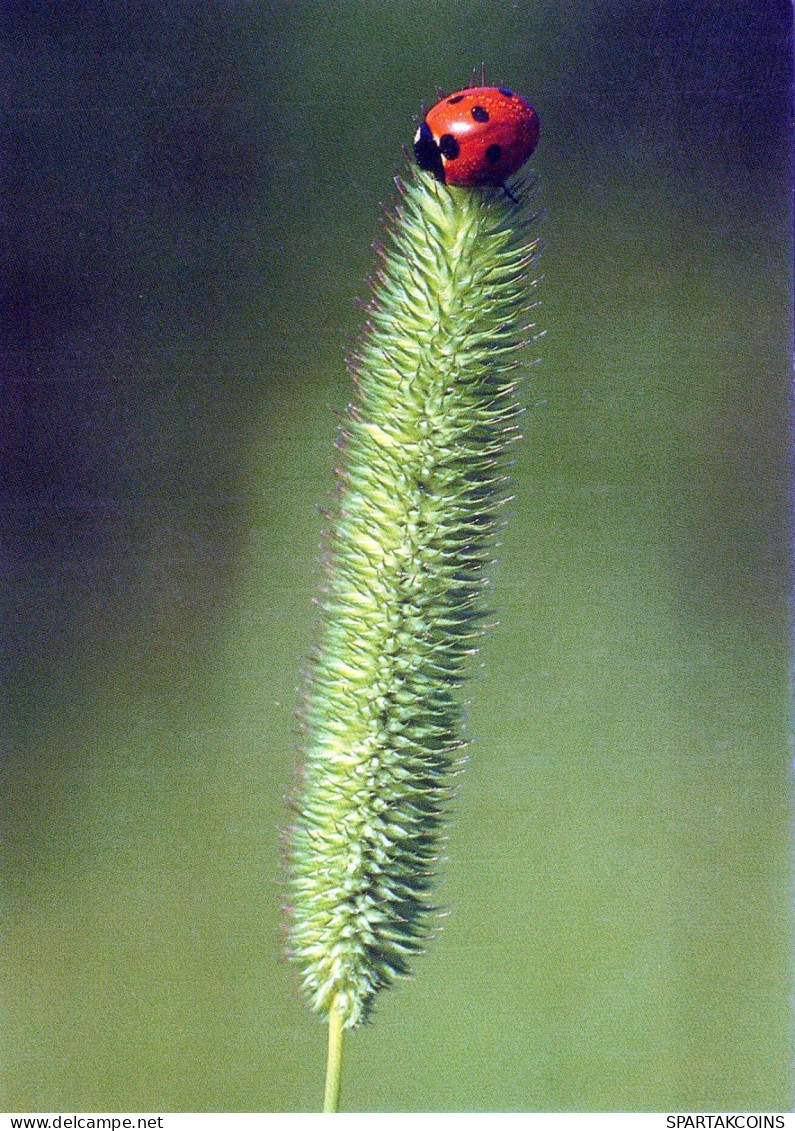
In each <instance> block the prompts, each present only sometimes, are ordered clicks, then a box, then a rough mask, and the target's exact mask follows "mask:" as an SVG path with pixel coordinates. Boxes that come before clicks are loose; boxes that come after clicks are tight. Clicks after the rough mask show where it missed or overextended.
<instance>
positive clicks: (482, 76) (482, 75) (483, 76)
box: [480, 60, 486, 86]
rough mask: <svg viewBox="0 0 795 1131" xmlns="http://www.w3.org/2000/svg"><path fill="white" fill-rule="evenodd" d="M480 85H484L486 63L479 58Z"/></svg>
mask: <svg viewBox="0 0 795 1131" xmlns="http://www.w3.org/2000/svg"><path fill="white" fill-rule="evenodd" d="M480 85H481V86H485V85H486V64H485V63H484V62H483V60H481V62H480Z"/></svg>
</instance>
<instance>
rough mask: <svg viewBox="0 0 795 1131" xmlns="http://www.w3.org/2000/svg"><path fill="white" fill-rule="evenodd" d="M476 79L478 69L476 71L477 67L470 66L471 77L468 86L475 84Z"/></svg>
mask: <svg viewBox="0 0 795 1131" xmlns="http://www.w3.org/2000/svg"><path fill="white" fill-rule="evenodd" d="M477 81H478V71H477V67H473V68H472V78H471V79H470V82H469V85H470V86H475V84H476V83H477Z"/></svg>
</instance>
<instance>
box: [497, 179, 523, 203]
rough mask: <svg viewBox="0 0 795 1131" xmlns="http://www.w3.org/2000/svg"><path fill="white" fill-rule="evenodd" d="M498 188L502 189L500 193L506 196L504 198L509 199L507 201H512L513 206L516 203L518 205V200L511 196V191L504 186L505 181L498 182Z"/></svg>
mask: <svg viewBox="0 0 795 1131" xmlns="http://www.w3.org/2000/svg"><path fill="white" fill-rule="evenodd" d="M500 188H501V189H502V191H503V192H504V193H505V195H506V196H507V197H508V199H509V200H512V201H513V202H514V204H518V203H519V198H518V197H517V196H514V195H513V193H512V192H511V190H510V189H509V188H508V186H507V185H506V183H505V181H500Z"/></svg>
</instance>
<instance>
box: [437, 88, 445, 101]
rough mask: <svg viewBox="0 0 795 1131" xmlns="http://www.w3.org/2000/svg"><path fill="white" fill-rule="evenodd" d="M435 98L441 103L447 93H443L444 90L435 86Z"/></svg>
mask: <svg viewBox="0 0 795 1131" xmlns="http://www.w3.org/2000/svg"><path fill="white" fill-rule="evenodd" d="M436 97H437V98H438V99H439V101H440V102H441V101H442V99H443V98H447V91H445V90H442V88H441V87H440V86H437V88H436Z"/></svg>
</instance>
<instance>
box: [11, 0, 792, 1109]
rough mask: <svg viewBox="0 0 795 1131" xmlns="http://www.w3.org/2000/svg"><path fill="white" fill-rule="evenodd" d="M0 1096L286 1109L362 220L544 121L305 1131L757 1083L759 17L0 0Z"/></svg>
mask: <svg viewBox="0 0 795 1131" xmlns="http://www.w3.org/2000/svg"><path fill="white" fill-rule="evenodd" d="M0 12H1V13H2V44H1V50H2V54H1V57H0V68H1V69H2V74H3V79H2V83H3V90H4V99H3V109H2V112H1V115H0V176H2V200H1V201H0V204H1V213H0V229H1V230H0V243H1V244H2V257H3V271H2V282H1V285H2V296H1V297H2V302H1V306H2V337H1V339H0V340H1V344H2V374H1V375H0V381H1V382H2V402H1V403H2V421H3V424H2V433H1V435H2V469H3V475H2V496H0V498H1V500H2V501H1V502H0V527H1V533H2V541H1V542H0V547H1V549H2V563H3V572H4V576H5V584H4V585H3V587H2V588H3V596H2V636H1V637H0V639H1V640H2V649H3V656H2V669H3V684H2V687H3V692H2V695H3V700H2V742H3V747H4V756H3V757H4V775H5V781H4V785H3V838H4V847H3V878H4V888H5V902H4V911H3V920H4V936H3V959H2V969H3V979H4V983H5V988H4V1001H3V1020H2V1033H3V1037H2V1042H3V1045H4V1054H3V1060H4V1074H5V1079H4V1096H3V1099H2V1101H0V1106H3V1107H4V1109H5V1110H49V1111H58V1110H74V1111H86V1110H123V1111H131V1110H146V1111H169V1110H182V1111H191V1110H196V1111H213V1110H219V1111H237V1110H242V1111H279V1110H285V1111H290V1110H311V1109H313V1108H315V1107H316V1106H317V1104H318V1098H319V1092H320V1089H321V1084H322V1080H321V1077H322V1070H323V1059H324V1044H325V1032H324V1028H323V1026H322V1025H321V1023H320V1022H319V1021H318V1020H317V1019H316V1018H315V1017H314V1016H312V1015H311V1014H310V1013H309V1011H308V1010H307V1008H306V1006H305V1004H304V1002H303V1001H302V1000H301V999H300V997H299V995H298V993H297V978H296V975H295V973H294V971H293V970H292V968H291V967H289V966H288V964H287V963H286V961H285V960H284V957H283V952H284V939H283V935H282V931H281V925H280V924H281V913H280V906H281V903H282V902H283V899H284V890H283V885H282V880H283V873H282V865H281V863H280V860H281V849H280V830H281V829H282V828H283V827H284V826H285V825H286V823H287V822H288V820H289V817H288V811H287V808H286V804H285V800H284V798H285V795H286V794H287V793H288V792H289V790H290V788H291V786H292V784H293V782H294V775H295V763H296V759H297V757H298V753H297V747H296V738H295V733H294V725H293V709H294V704H295V699H296V687H297V685H298V683H299V681H300V678H301V672H302V665H303V661H304V657H305V655H306V653H307V650H308V648H309V645H310V641H311V636H312V616H313V614H312V604H311V595H312V591H313V586H314V585H315V584H316V583H317V579H318V570H317V567H316V564H315V563H316V559H317V554H318V551H317V547H318V544H319V537H320V528H321V522H322V520H321V517H320V515H319V514H318V511H317V505H318V504H322V503H323V502H324V499H325V496H326V492H327V490H328V488H329V487H330V484H331V466H332V458H333V457H332V441H333V438H334V433H335V428H336V421H335V418H334V416H333V415H332V413H331V412H330V411H329V406H332V407H334V408H336V409H340V408H342V407H343V406H344V405H345V403H346V402H347V400H348V398H349V396H350V386H349V381H348V378H347V375H346V372H345V368H344V357H345V354H346V352H348V351H349V350H350V349H351V347H352V345H353V343H354V341H355V338H356V334H357V330H358V325H359V321H360V316H361V312H360V311H359V310H358V308H357V306H356V304H355V302H354V299H355V297H356V296H363V295H365V294H366V283H365V278H366V275H367V273H368V272H369V271H370V270H371V269H372V266H373V255H372V251H371V248H370V243H371V241H372V240H373V239H376V238H377V237H378V234H379V217H380V211H381V202H382V201H383V202H386V201H387V200H389V198H390V196H391V193H392V189H393V186H392V177H393V176H394V174H395V173H396V171H398V169H399V167H400V165H401V162H402V161H403V157H402V154H401V146H402V145H404V144H406V143H409V142H410V140H411V136H412V132H413V125H412V115H413V114H415V113H416V112H417V111H418V109H419V105H420V102H421V100H422V99H425V100H427V101H432V100H433V97H434V85H435V84H436V83H438V84H440V85H441V86H443V87H444V88H446V89H448V90H449V89H453V88H456V87H460V86H462V85H464V84H465V83H466V81H468V78H469V75H470V72H471V69H472V67H473V66H476V65H479V64H480V62H481V60H485V62H486V64H487V76H488V77H489V78H491V79H492V80H493V81H495V82H506V83H509V84H510V85H511V86H513V87H515V88H516V89H517V90H519V91H520V92H522V93H523V94H525V95H526V96H527V97H528V98H529V99H530V100H531V101H532V103H533V105H534V106H535V107H536V109H537V111H538V113H539V114H540V117H541V123H542V137H541V143H540V146H539V149H538V152H537V157H536V159H535V160H534V164H535V167H536V169H537V170H538V172H539V173H540V176H541V186H542V187H541V194H540V204H541V206H542V207H543V209H544V210H545V213H546V217H545V220H544V224H543V233H542V234H543V238H544V240H545V243H546V245H547V250H546V253H545V257H544V260H543V273H544V280H543V284H542V297H543V307H542V309H541V311H540V313H539V328H541V329H543V330H544V331H545V332H546V334H545V337H544V338H543V339H542V340H541V341H540V342H539V343H538V345H537V350H536V352H537V354H538V356H540V358H541V364H540V365H538V366H537V367H534V368H532V371H530V370H529V373H530V376H529V378H528V382H527V384H526V386H525V391H524V399H525V404H526V406H527V410H528V411H527V413H526V415H525V417H524V434H525V442H524V444H523V445H522V446H521V450H518V449H517V464H516V467H515V470H514V475H515V486H514V490H515V495H516V498H515V501H514V502H513V504H512V505H511V508H510V510H511V513H510V523H509V525H508V528H507V530H506V533H505V537H504V539H503V545H502V551H501V554H502V557H501V561H500V563H499V564H498V565H497V567H496V569H495V570H494V582H495V586H494V593H493V603H494V605H495V607H496V609H497V610H498V614H499V619H500V625H499V627H498V628H497V629H496V630H495V631H494V632H493V633H492V634H491V635H490V637H489V638H488V640H487V642H486V645H485V648H484V650H483V653H482V655H481V657H480V662H479V665H478V673H479V674H478V678H476V679H475V680H474V681H473V683H472V684H471V685H470V688H469V695H470V699H471V706H470V710H469V718H468V731H469V734H470V736H471V737H472V738H474V740H475V741H474V742H473V745H472V747H471V751H470V763H469V766H468V768H467V772H466V774H465V775H464V778H463V779H462V785H461V788H460V792H459V796H458V801H457V804H456V807H455V813H454V816H453V819H452V822H451V827H450V837H449V841H448V845H447V849H446V853H447V859H446V861H445V863H444V864H443V868H442V872H443V883H442V885H441V888H440V892H439V900H440V902H441V903H442V904H443V905H444V906H445V907H446V908H447V909H449V912H450V914H449V915H448V916H447V917H446V918H444V919H443V920H442V922H443V924H444V929H443V930H442V931H441V932H440V934H439V936H438V937H437V938H436V939H435V940H433V942H432V944H431V946H430V948H429V952H428V955H427V956H426V957H424V958H422V959H420V960H419V961H418V962H417V963H416V968H415V977H414V978H413V979H412V980H411V981H410V982H408V983H405V984H403V985H402V986H400V987H399V989H397V990H396V991H393V992H392V993H390V994H388V995H386V996H385V997H384V998H383V1000H382V1001H381V1003H380V1005H379V1007H378V1009H377V1011H376V1015H375V1020H374V1024H373V1025H372V1026H369V1027H368V1028H367V1029H365V1030H362V1031H360V1032H358V1033H356V1034H355V1035H354V1036H353V1037H352V1038H351V1040H350V1041H349V1047H348V1060H347V1065H346V1074H345V1082H344V1090H343V1105H344V1107H347V1109H348V1110H357V1109H358V1110H426V1111H435V1110H445V1109H448V1110H449V1109H453V1110H455V1109H462V1110H479V1109H486V1110H495V1111H502V1110H511V1109H520V1110H533V1109H537V1110H551V1109H575V1110H594V1109H607V1110H611V1109H613V1110H615V1109H619V1110H620V1109H630V1110H637V1109H652V1110H665V1109H672V1108H679V1109H688V1108H689V1109H698V1108H711V1109H713V1110H714V1109H718V1110H727V1109H737V1108H746V1109H751V1110H753V1109H757V1110H758V1109H778V1110H783V1109H786V1108H788V1107H789V1106H790V1104H791V1103H792V1094H791V1064H792V1055H791V1053H792V1048H791V1034H792V1023H791V1011H790V989H791V984H792V981H791V977H792V970H791V951H792V917H791V910H790V908H791V875H790V859H791V841H790V824H791V767H790V754H789V733H790V707H789V693H788V670H787V669H788V654H789V635H788V601H789V573H790V557H789V544H790V519H789V480H788V471H789V446H788V428H789V409H790V399H789V398H790V393H789V372H790V368H789V366H790V317H791V268H790V264H791V240H790V221H791V216H790V180H791V174H790V168H791V166H790V161H791V153H790V133H789V130H790V126H789V107H790V21H791V12H790V8H789V5H788V4H786V3H784V2H780V3H779V2H768V3H766V4H760V3H754V2H751V0H748V2H742V0H728V2H723V3H717V2H708V0H689V2H686V3H671V2H670V0H669V2H663V0H639V2H634V3H631V4H627V3H622V2H620V0H603V2H601V3H598V4H596V3H586V2H582V3H580V2H576V0H575V2H571V3H566V4H550V3H536V2H532V0H519V2H516V3H503V2H496V3H495V2H494V0H489V2H488V3H486V2H483V0H478V2H474V0H459V2H457V3H450V4H439V3H435V2H432V0H417V2H410V0H405V2H401V3H384V2H383V0H367V2H358V0H355V2H351V0H349V2H342V0H336V2H334V0H323V2H320V0H317V2H307V0H293V2H291V3H280V4H269V3H266V2H264V0H262V2H258V0H250V2H244V0H239V2H234V0H229V2H226V3H205V4H200V5H199V4H193V3H188V2H187V0H178V2H174V3H170V4H151V3H144V2H143V0H128V2H127V3H121V2H119V3H113V2H110V0H108V2H105V3H101V2H96V3H93V2H91V0H84V2H82V3H79V2H76V0H72V2H63V3H56V2H45V0H30V2H29V3H7V2H6V3H3V4H2V5H0Z"/></svg>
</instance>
